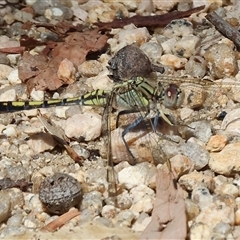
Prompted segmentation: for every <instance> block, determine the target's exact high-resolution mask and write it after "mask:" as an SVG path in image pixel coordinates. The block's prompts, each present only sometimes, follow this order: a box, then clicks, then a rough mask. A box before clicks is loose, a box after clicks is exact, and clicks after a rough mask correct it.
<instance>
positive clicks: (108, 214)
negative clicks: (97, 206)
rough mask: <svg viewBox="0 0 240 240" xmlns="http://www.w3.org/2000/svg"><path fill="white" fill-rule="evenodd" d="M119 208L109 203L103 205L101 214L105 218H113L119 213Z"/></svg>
mask: <svg viewBox="0 0 240 240" xmlns="http://www.w3.org/2000/svg"><path fill="white" fill-rule="evenodd" d="M119 211H120V210H119V209H118V208H115V207H114V206H111V205H105V206H103V208H102V211H101V215H102V216H103V217H105V218H107V219H113V218H115V217H116V216H117V214H118V213H119Z"/></svg>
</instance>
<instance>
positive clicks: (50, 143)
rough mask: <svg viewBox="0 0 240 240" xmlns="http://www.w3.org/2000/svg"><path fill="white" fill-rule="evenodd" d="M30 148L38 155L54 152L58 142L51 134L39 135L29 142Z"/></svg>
mask: <svg viewBox="0 0 240 240" xmlns="http://www.w3.org/2000/svg"><path fill="white" fill-rule="evenodd" d="M27 144H28V146H29V147H30V148H31V149H33V150H34V151H35V152H36V153H41V152H44V151H47V150H52V149H53V148H54V147H55V146H56V142H55V141H54V139H53V137H52V135H51V134H49V133H43V132H40V133H37V134H35V135H33V136H31V138H30V139H29V140H28V141H27Z"/></svg>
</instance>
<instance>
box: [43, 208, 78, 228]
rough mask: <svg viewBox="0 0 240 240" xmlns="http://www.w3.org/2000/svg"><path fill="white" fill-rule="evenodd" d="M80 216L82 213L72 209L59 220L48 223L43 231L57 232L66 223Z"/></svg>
mask: <svg viewBox="0 0 240 240" xmlns="http://www.w3.org/2000/svg"><path fill="white" fill-rule="evenodd" d="M79 215H80V212H79V211H78V210H77V209H76V208H75V209H71V210H69V211H68V212H66V213H64V214H63V215H61V216H59V217H58V218H56V219H54V220H53V221H52V222H50V223H48V224H47V225H46V226H45V227H43V228H42V229H41V230H42V231H49V232H55V231H56V230H57V229H58V228H60V227H62V226H63V225H64V224H66V222H68V221H69V220H71V219H72V218H75V217H77V216H79Z"/></svg>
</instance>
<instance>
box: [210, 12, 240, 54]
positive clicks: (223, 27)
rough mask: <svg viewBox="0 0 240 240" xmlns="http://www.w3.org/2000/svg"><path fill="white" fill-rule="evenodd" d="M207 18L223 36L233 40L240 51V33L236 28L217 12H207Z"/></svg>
mask: <svg viewBox="0 0 240 240" xmlns="http://www.w3.org/2000/svg"><path fill="white" fill-rule="evenodd" d="M206 19H207V20H208V21H210V22H211V23H212V24H213V25H214V26H215V28H216V29H217V30H218V31H219V32H220V33H221V34H222V35H223V36H225V37H226V38H228V39H230V40H232V41H233V42H234V44H235V46H236V47H237V50H238V51H240V33H239V32H238V30H237V29H236V28H234V27H232V26H231V25H230V24H229V23H228V22H226V21H225V20H223V19H222V18H221V17H219V16H218V15H217V14H216V13H215V12H211V13H209V14H207V15H206Z"/></svg>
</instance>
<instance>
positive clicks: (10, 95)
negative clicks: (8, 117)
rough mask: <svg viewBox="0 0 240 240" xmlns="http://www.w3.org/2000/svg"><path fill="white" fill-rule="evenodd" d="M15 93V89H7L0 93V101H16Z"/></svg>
mask: <svg viewBox="0 0 240 240" xmlns="http://www.w3.org/2000/svg"><path fill="white" fill-rule="evenodd" d="M16 99H17V94H16V90H15V89H9V90H7V91H5V92H4V93H2V94H1V95H0V101H1V102H4V101H16Z"/></svg>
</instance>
